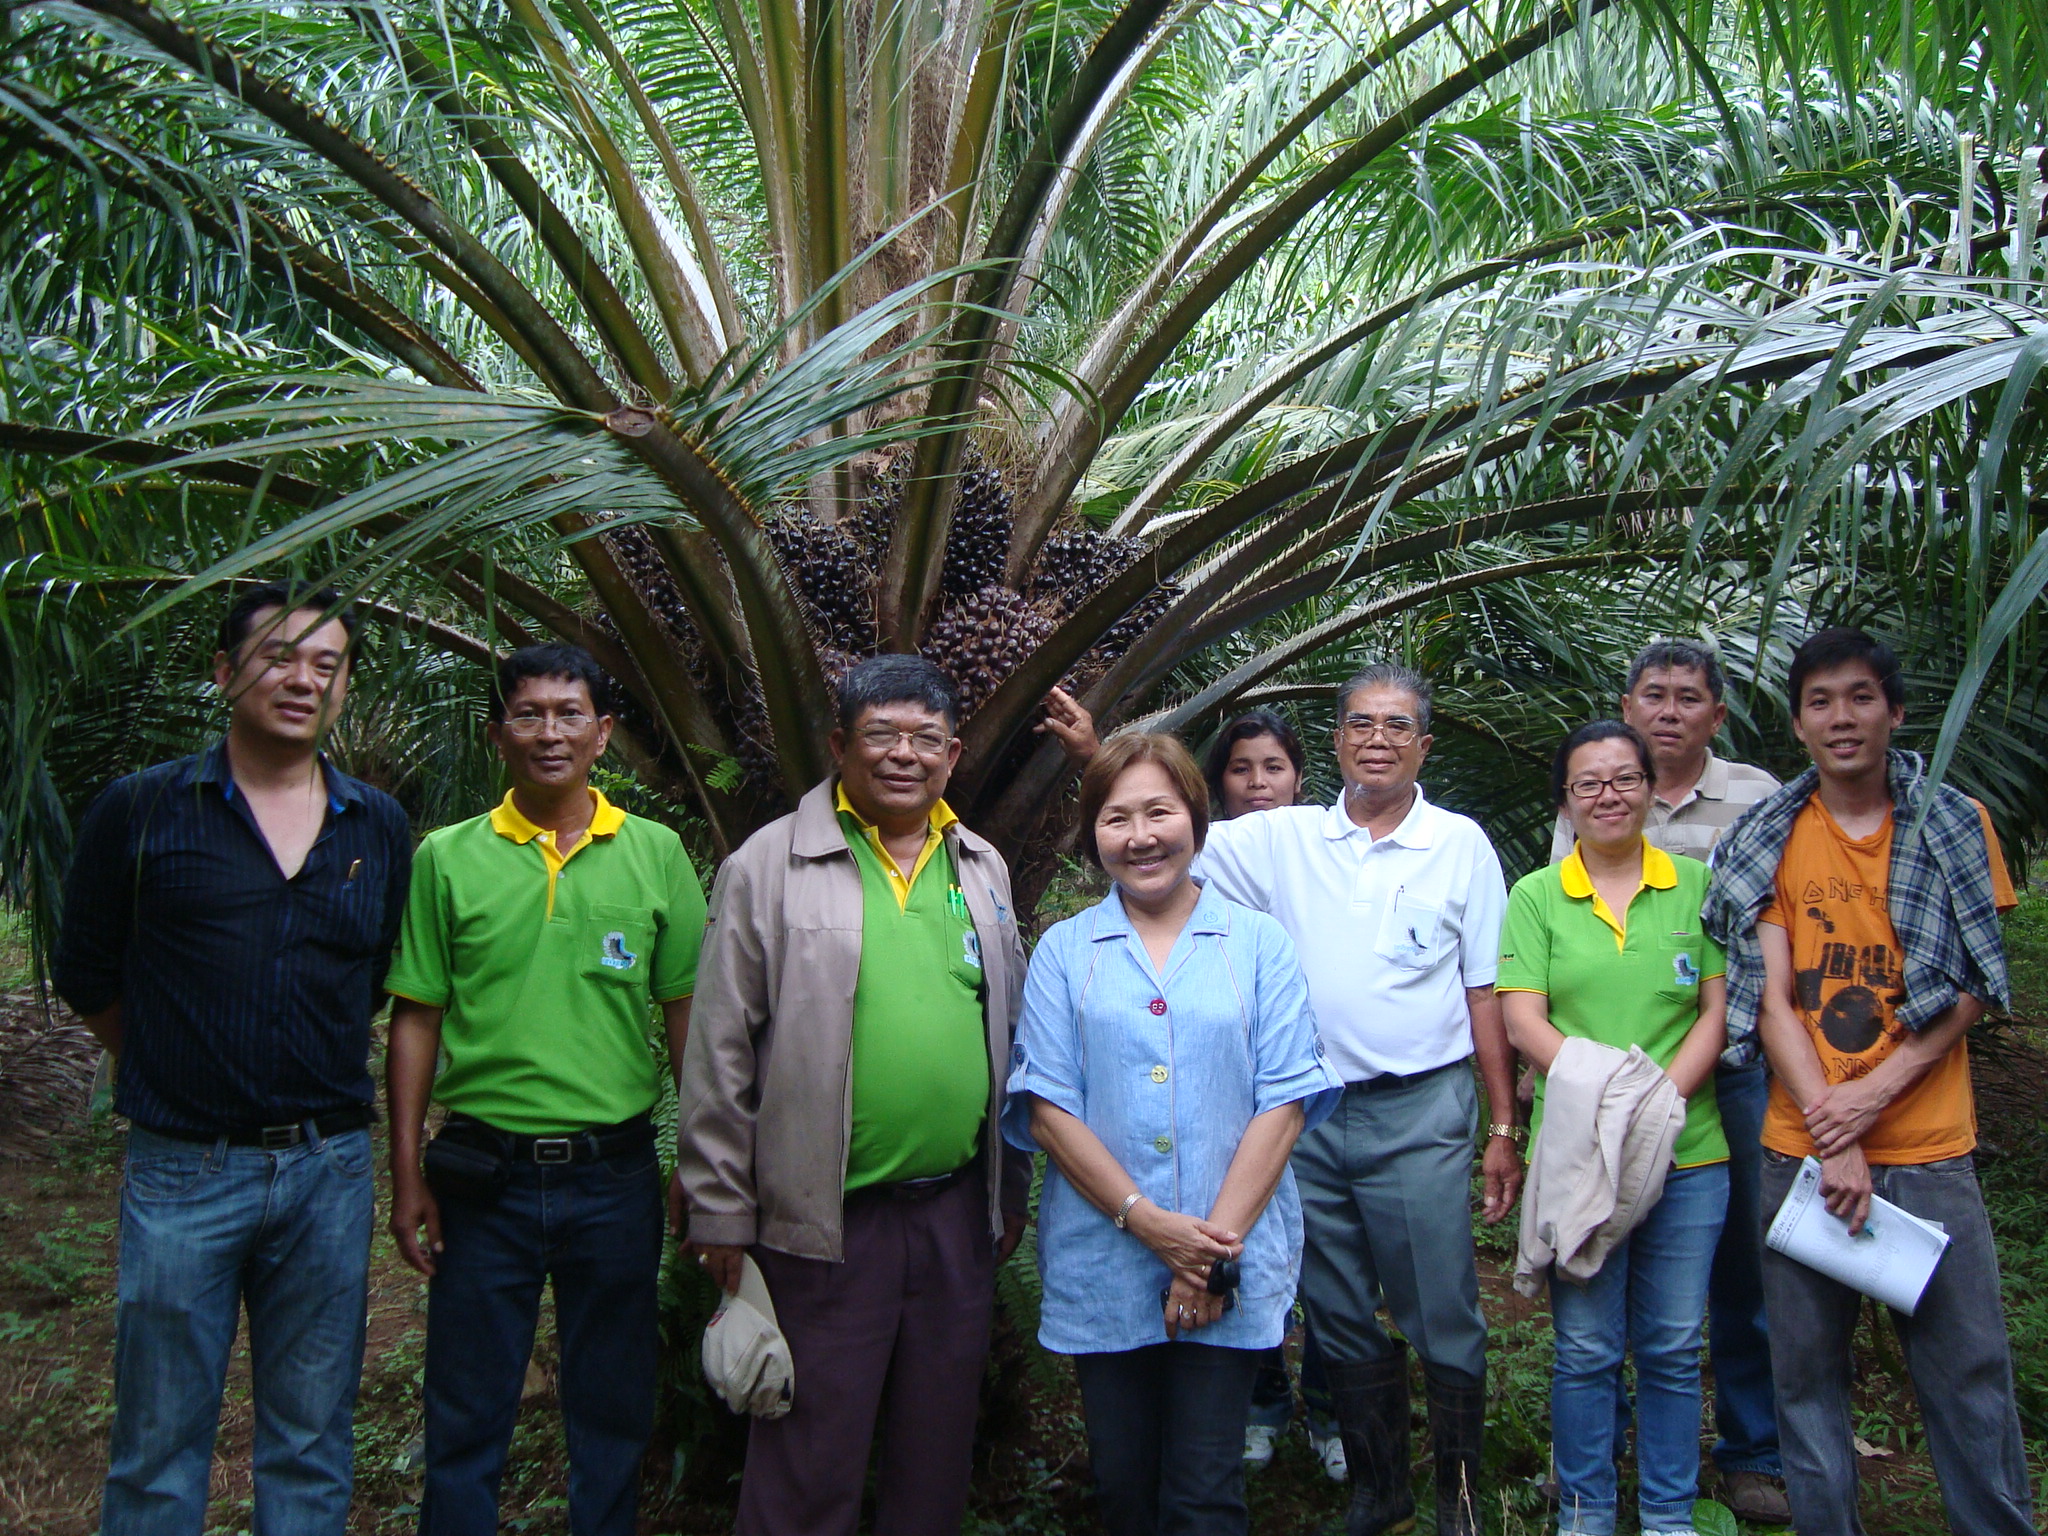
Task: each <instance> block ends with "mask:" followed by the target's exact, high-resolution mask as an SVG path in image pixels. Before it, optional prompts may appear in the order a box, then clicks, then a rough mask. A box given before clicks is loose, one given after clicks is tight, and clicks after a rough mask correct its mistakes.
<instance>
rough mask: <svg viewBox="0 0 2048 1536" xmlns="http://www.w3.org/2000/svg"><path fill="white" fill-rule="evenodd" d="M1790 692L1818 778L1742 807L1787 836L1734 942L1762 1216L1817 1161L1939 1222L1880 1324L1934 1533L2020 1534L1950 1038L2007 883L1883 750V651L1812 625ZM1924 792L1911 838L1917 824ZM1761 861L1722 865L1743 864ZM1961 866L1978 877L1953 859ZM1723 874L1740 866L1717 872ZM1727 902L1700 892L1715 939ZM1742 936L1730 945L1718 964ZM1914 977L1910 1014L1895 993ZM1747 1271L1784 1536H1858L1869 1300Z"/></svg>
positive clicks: (1976, 818)
mask: <svg viewBox="0 0 2048 1536" xmlns="http://www.w3.org/2000/svg"><path fill="white" fill-rule="evenodd" d="M1788 692H1789V696H1790V698H1791V701H1792V706H1793V717H1792V730H1793V733H1794V734H1795V735H1796V736H1797V737H1798V738H1799V740H1800V742H1801V743H1802V744H1803V745H1804V746H1805V747H1806V749H1807V752H1808V753H1809V754H1810V755H1811V757H1812V759H1813V763H1814V768H1815V770H1816V772H1815V773H1814V774H1812V775H1805V776H1802V777H1801V778H1800V779H1799V780H1798V781H1795V783H1793V784H1791V785H1788V786H1786V788H1785V789H1784V790H1781V791H1780V792H1779V794H1778V795H1777V796H1774V797H1772V800H1770V801H1766V802H1764V803H1762V804H1760V805H1759V806H1758V807H1757V811H1756V812H1755V813H1754V814H1755V815H1756V816H1757V818H1758V822H1757V825H1758V826H1759V827H1761V826H1764V825H1767V824H1768V825H1770V826H1773V827H1779V826H1783V827H1786V831H1785V832H1784V834H1783V841H1782V844H1781V851H1780V853H1779V857H1778V861H1777V873H1776V878H1775V881H1774V882H1773V884H1772V886H1771V888H1770V890H1769V891H1768V893H1765V894H1761V895H1759V896H1757V897H1754V898H1752V899H1753V900H1754V901H1756V903H1757V904H1758V905H1759V906H1760V907H1761V910H1758V911H1756V914H1755V919H1754V929H1753V934H1754V940H1755V943H1754V944H1752V945H1751V946H1749V952H1750V953H1751V954H1752V955H1754V954H1755V953H1756V951H1757V950H1759V949H1760V950H1761V962H1762V969H1763V977H1762V989H1761V996H1760V998H1759V999H1758V1002H1757V1017H1756V1027H1757V1031H1758V1035H1759V1037H1760V1039H1761V1041H1762V1043H1763V1048H1764V1052H1765V1055H1766V1056H1767V1057H1768V1058H1769V1061H1770V1065H1771V1070H1772V1072H1773V1074H1774V1081H1773V1083H1772V1088H1771V1103H1770V1108H1769V1110H1768V1112H1767V1114H1766V1117H1765V1121H1764V1131H1763V1141H1764V1148H1765V1151H1764V1169H1763V1222H1764V1227H1765V1230H1768V1229H1769V1226H1770V1223H1771V1220H1772V1218H1773V1217H1774V1216H1775V1215H1776V1214H1777V1211H1778V1209H1779V1207H1780V1206H1781V1205H1782V1204H1783V1203H1784V1200H1785V1197H1786V1195H1787V1193H1788V1192H1789V1191H1790V1189H1791V1187H1792V1183H1793V1180H1794V1178H1795V1177H1796V1175H1797V1173H1798V1170H1799V1166H1800V1162H1801V1160H1802V1159H1803V1158H1805V1157H1808V1156H1812V1157H1816V1158H1818V1159H1819V1160H1820V1163H1821V1169H1822V1180H1821V1192H1822V1195H1823V1197H1824V1198H1825V1199H1826V1201H1827V1205H1828V1209H1829V1210H1831V1211H1833V1212H1834V1213H1835V1214H1836V1215H1838V1216H1841V1217H1844V1218H1846V1219H1847V1220H1848V1221H1849V1223H1850V1227H1851V1230H1860V1228H1861V1227H1862V1225H1863V1222H1864V1219H1865V1218H1866V1217H1867V1216H1868V1214H1869V1211H1870V1200H1871V1196H1872V1194H1873V1192H1875V1193H1878V1194H1882V1195H1883V1196H1884V1197H1885V1198H1886V1199H1887V1200H1890V1201H1891V1202H1892V1203H1893V1204H1895V1205H1898V1206H1901V1207H1903V1208H1905V1209H1906V1210H1908V1211H1911V1212H1913V1213H1914V1214H1915V1215H1918V1216H1922V1217H1925V1218H1926V1219H1928V1220H1930V1221H1934V1222H1937V1223H1939V1224H1940V1225H1941V1226H1942V1227H1943V1228H1945V1229H1946V1231H1947V1232H1948V1235H1949V1238H1950V1245H1949V1248H1948V1251H1947V1252H1946V1253H1945V1254H1944V1255H1943V1257H1942V1260H1941V1263H1940V1265H1939V1266H1938V1267H1937V1268H1936V1270H1935V1272H1934V1277H1933V1279H1932V1280H1931V1281H1930V1282H1929V1283H1928V1287H1927V1290H1926V1292H1925V1293H1924V1294H1923V1295H1922V1297H1921V1299H1920V1304H1919V1306H1918V1308H1917V1309H1916V1311H1915V1312H1914V1314H1913V1315H1912V1316H1911V1317H1906V1316H1904V1315H1902V1314H1899V1313H1894V1314H1893V1315H1892V1321H1893V1323H1894V1325H1895V1327H1896V1328H1897V1330H1898V1334H1899V1338H1900V1341H1901V1343H1902V1344H1903V1346H1904V1353H1905V1359H1906V1365H1907V1369H1908V1371H1909V1372H1910V1374H1911V1375H1912V1378H1913V1388H1914V1392H1915V1394H1916V1396H1917V1397H1918V1398H1919V1402H1920V1410H1921V1418H1922V1421H1923V1423H1924V1425H1925V1428H1926V1433H1927V1442H1928V1449H1929V1451H1930V1452H1931V1454H1932V1457H1933V1461H1934V1466H1935V1473H1936V1475H1937V1477H1938V1478H1939V1480H1940V1483H1941V1493H1942V1500H1943V1503H1944V1505H1945V1507H1946V1509H1947V1514H1948V1520H1949V1525H1950V1527H1951V1528H1952V1529H1954V1530H1957V1531H1967V1532H1970V1533H1972V1536H2032V1533H2033V1530H2034V1525H2033V1518H2032V1513H2031V1492H2030V1488H2029V1484H2028V1476H2027V1467H2026V1459H2025V1453H2024V1451H2023V1448H2022V1444H2021V1440H2020V1426H2019V1417H2018V1414H2017V1412H2016V1409H2015V1404H2014V1398H2013V1388H2012V1364H2011V1355H2010V1350H2009V1346H2008V1344H2007V1340H2006V1332H2005V1321H2004V1315H2003V1312H2002V1310H2001V1303H2000V1296H1999V1281H1998V1260H1997V1255H1996V1253H1995V1251H1994V1249H1993V1247H1992V1242H1991V1229H1990V1224H1989V1223H1988V1221H1987V1220H1986V1219H1985V1215H1984V1201H1983V1196H1982V1194H1981V1193H1980V1191H1979V1189H1978V1187H1977V1177H1976V1171H1975V1168H1974V1165H1973V1163H1972V1161H1971V1157H1970V1153H1971V1151H1972V1150H1973V1149H1974V1147H1975V1146H1976V1142H1977V1121H1976V1109H1975V1105H1974V1102H1973V1100H1972V1097H1971V1092H1970V1076H1969V1055H1968V1047H1967V1045H1966V1044H1965V1036H1966V1035H1967V1033H1968V1031H1969V1028H1970V1026H1971V1025H1972V1024H1974V1023H1975V1022H1976V1021H1977V1020H1978V1019H1979V1018H1980V1017H1982V1016H1983V1013H1984V1008H1985V1004H1984V1001H1983V999H1982V997H1980V996H1978V995H1976V993H1978V992H1987V993H1993V994H1996V993H1999V992H2002V991H2003V989H2004V986H2005V981H2004V956H2003V952H2002V950H2000V949H1999V948H1998V936H1997V927H1996V917H1995V915H1994V913H1993V911H1992V910H1991V909H1992V908H1994V907H1995V908H1996V909H1997V910H1998V911H2003V910H2005V909H2007V908H2009V907H2010V906H2012V905H2013V904H2014V900H2015V898H2014V895H2013V889H2012V883H2011V881H2010V880H2009V879H2008V878H2007V876H2006V872H2005V865H2004V858H2003V856H2002V854H2001V853H2000V850H1999V846H1998V840H1997V838H1996V837H1995V836H1994V835H1993V834H1992V831H1991V827H1990V823H1989V820H1988V819H1987V818H1986V817H1985V815H1984V811H1983V807H1982V806H1975V805H1974V802H1970V801H1967V800H1965V799H1964V798H1963V797H1962V796H1961V795H1959V794H1958V793H1957V792H1956V791H1954V790H1952V789H1947V788H1936V789H1934V790H1932V791H1925V790H1923V787H1922V784H1921V780H1920V777H1919V773H1920V770H1919V763H1918V759H1917V758H1915V757H1914V756H1913V755H1912V754H1910V753H1895V752H1893V751H1891V737H1892V732H1893V731H1894V730H1896V729H1897V728H1898V726H1899V725H1900V724H1901V723H1902V722H1903V720H1904V718H1905V710H1904V702H1903V700H1904V690H1903V688H1902V686H1901V683H1900V678H1899V665H1898V660H1897V658H1896V657H1895V656H1893V654H1892V652H1891V650H1890V648H1889V647H1888V646H1886V645H1884V644H1883V643H1882V642H1881V641H1877V640H1874V639H1872V638H1871V637H1870V636H1868V635H1866V634H1864V633H1862V632H1861V631H1858V630H1826V631H1823V632H1822V633H1820V634H1818V635H1815V636H1814V637H1813V638H1812V639H1810V640H1808V641H1807V642H1806V644H1804V645H1803V646H1801V647H1800V648H1799V650H1798V651H1797V652H1796V653H1795V654H1794V657H1793V661H1792V669H1791V678H1790V688H1789V690H1788ZM1801 798H1803V804H1796V802H1797V801H1798V800H1800V799H1801ZM1923 806H1926V807H1928V822H1929V826H1928V828H1926V829H1922V828H1920V827H1918V826H1916V821H1917V818H1918V812H1919V810H1920V808H1921V807H1923ZM1973 807H1974V810H1973ZM1788 813H1791V814H1790V819H1789V824H1788V823H1787V822H1786V819H1785V818H1786V816H1787V814H1788ZM1895 813H1897V814H1895ZM1936 823H1938V824H1939V825H1938V826H1936V825H1935V824H1936ZM1980 828H1981V832H1982V840H1981V843H1980V842H1979V841H1978V839H1977V831H1978V829H1980ZM1937 840H1938V841H1939V843H1940V848H1939V851H1938V853H1936V852H1931V851H1930V850H1932V849H1933V848H1934V846H1935V843H1936V842H1937ZM1729 842H1730V845H1731V850H1730V851H1732V849H1733V848H1734V847H1735V845H1738V844H1740V843H1741V842H1743V839H1742V837H1741V829H1740V828H1738V829H1736V831H1735V832H1732V833H1731V834H1730V837H1729ZM1748 842H1749V843H1750V844H1752V845H1753V844H1754V842H1755V837H1754V835H1752V836H1751V837H1750V838H1749V839H1748ZM1978 849H1981V850H1982V851H1981V853H1979V852H1977V851H1976V850H1978ZM1902 850H1903V852H1902ZM1756 852H1757V850H1756V848H1755V847H1754V846H1750V847H1746V848H1744V849H1743V850H1742V852H1741V854H1740V855H1738V856H1737V857H1740V858H1742V859H1743V860H1744V861H1745V862H1747V863H1748V864H1749V865H1750V867H1751V868H1754V866H1755V856H1756ZM1977 858H1983V859H1985V860H1987V861H1988V864H1989V869H1988V871H1986V870H1985V869H1983V867H1982V866H1977V867H1975V868H1972V867H1970V865H1971V863H1972V862H1973V861H1974V860H1975V859H1977ZM1902 859H1903V860H1910V861H1911V865H1910V867H1903V868H1902V866H1901V864H1900V861H1901V860H1902ZM1731 862H1734V859H1731ZM1987 876H1988V878H1987ZM1724 878H1726V879H1727V880H1728V882H1729V883H1730V884H1735V883H1739V882H1740V881H1741V876H1740V874H1738V873H1737V872H1735V871H1732V870H1731V871H1728V872H1726V874H1725V877H1724ZM1908 886H1911V887H1913V888H1911V889H1907V888H1906V887H1908ZM1721 896H1722V891H1721V890H1720V889H1717V890H1716V892H1715V893H1713V894H1711V895H1710V896H1709V898H1708V908H1709V911H1708V917H1709V922H1708V927H1709V929H1710V930H1711V929H1713V928H1714V927H1715V926H1716V924H1715V922H1714V921H1713V920H1712V919H1713V917H1714V907H1715V903H1716V900H1717V898H1719V897H1721ZM1915 946H1917V953H1916V949H1915ZM1739 948H1740V946H1736V945H1731V946H1730V952H1729V960H1730V970H1731V973H1732V972H1733V971H1734V969H1735V966H1736V963H1737V953H1738V949H1739ZM1930 954H1932V955H1934V956H1935V957H1936V958H1935V959H1934V960H1933V961H1930V958H1929V957H1930ZM1752 963H1754V962H1752ZM1909 977H1911V978H1913V980H1912V984H1911V985H1910V986H1909V980H1908V978H1909ZM1916 988H1917V989H1918V991H1917V999H1918V1000H1919V1002H1920V1006H1918V1007H1909V1006H1908V1004H1909V999H1913V998H1915V997H1916V991H1915V989H1916ZM1943 1000H1946V1006H1938V1005H1939V1004H1940V1003H1941V1002H1942V1001H1943ZM1937 1007H1938V1011H1937ZM1902 1010H1903V1011H1904V1013H1905V1018H1903V1019H1902V1018H1901V1017H1900V1013H1901V1011H1902ZM1732 1012H1733V1010H1731V1017H1732ZM1909 1023H1917V1024H1918V1026H1919V1027H1918V1028H1911V1027H1909ZM1763 1272H1764V1301H1765V1306H1766V1308H1767V1311H1768V1314H1769V1317H1770V1335H1771V1364H1772V1370H1773V1373H1774V1375H1775V1377H1776V1380H1777V1394H1778V1427H1779V1435H1780V1445H1781V1449H1782V1452H1783V1456H1784V1463H1785V1484H1786V1491H1787V1494H1788V1495H1789V1497H1790V1500H1791V1504H1792V1518H1793V1523H1794V1526H1795V1527H1796V1529H1797V1530H1798V1531H1799V1533H1800V1536H1861V1532H1862V1529H1863V1527H1862V1525H1861V1523H1860V1522H1859V1521H1858V1519H1857V1514H1856V1495H1857V1470H1856V1456H1855V1452H1854V1449H1853V1447H1852V1441H1851V1424H1850V1418H1849V1371H1850V1352H1849V1341H1850V1335H1851V1333H1852V1331H1853V1330H1854V1328H1855V1324H1856V1316H1857V1313H1858V1311H1859V1309H1860V1307H1861V1304H1862V1297H1861V1296H1860V1295H1859V1294H1858V1293H1857V1292H1855V1291H1853V1290H1851V1289H1850V1288H1849V1287H1847V1286H1844V1285H1841V1284H1839V1283H1838V1282H1836V1281H1834V1280H1830V1279H1828V1278H1827V1277H1826V1276H1824V1275H1822V1274H1820V1273H1819V1272H1818V1271H1817V1270H1813V1269H1809V1268H1807V1267H1806V1266H1805V1265H1803V1264H1800V1263H1798V1262H1797V1261H1795V1260H1793V1259H1789V1258H1786V1257H1785V1256H1784V1255H1783V1254H1780V1253H1777V1252H1774V1251H1769V1250H1767V1251H1766V1252H1765V1254H1764V1263H1763Z"/></svg>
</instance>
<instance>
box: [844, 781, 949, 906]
mask: <svg viewBox="0 0 2048 1536" xmlns="http://www.w3.org/2000/svg"><path fill="white" fill-rule="evenodd" d="M835 789H836V792H837V799H836V802H835V803H836V805H837V807H838V809H839V810H841V811H843V812H844V813H845V814H846V815H848V816H851V817H852V818H853V821H854V825H855V826H857V827H859V828H860V830H861V832H862V833H863V835H865V836H866V838H867V840H868V846H869V847H870V848H872V849H874V850H875V856H876V857H877V858H879V859H880V860H881V861H882V873H883V874H884V875H885V876H887V877H888V881H889V889H890V890H892V891H894V892H895V893H896V905H897V906H898V907H900V908H901V909H902V910H904V911H906V912H907V911H909V910H910V888H911V887H912V886H913V885H915V884H917V877H918V876H919V875H921V874H923V873H924V867H925V865H927V864H929V863H931V861H932V855H933V854H935V853H937V852H938V851H939V844H940V843H941V842H942V841H943V840H944V839H943V837H942V834H943V833H944V832H945V830H946V828H948V827H950V826H952V825H953V823H954V822H956V821H958V820H959V819H960V818H959V817H958V816H955V815H954V814H953V808H952V807H951V806H950V805H948V804H946V802H945V801H943V800H941V801H940V802H939V803H938V804H937V805H935V806H933V807H932V811H931V819H930V821H929V822H927V823H926V825H925V831H924V846H923V847H922V848H920V849H918V851H917V862H916V863H915V864H913V865H911V867H910V874H909V876H908V877H907V878H906V877H905V876H904V873H903V871H902V869H901V868H900V867H899V866H898V865H897V863H896V856H895V855H894V854H893V853H891V852H890V851H889V850H888V849H887V848H886V847H884V846H883V845H882V831H881V828H879V827H877V826H876V825H875V824H874V823H873V822H871V821H869V820H868V819H867V818H866V817H865V816H863V815H861V813H860V812H859V811H857V810H855V809H854V808H853V802H852V801H851V800H849V799H847V798H846V786H845V784H843V783H842V784H839V785H837V786H835Z"/></svg>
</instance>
